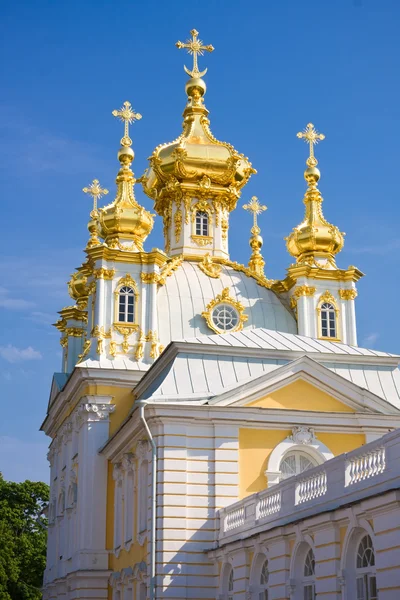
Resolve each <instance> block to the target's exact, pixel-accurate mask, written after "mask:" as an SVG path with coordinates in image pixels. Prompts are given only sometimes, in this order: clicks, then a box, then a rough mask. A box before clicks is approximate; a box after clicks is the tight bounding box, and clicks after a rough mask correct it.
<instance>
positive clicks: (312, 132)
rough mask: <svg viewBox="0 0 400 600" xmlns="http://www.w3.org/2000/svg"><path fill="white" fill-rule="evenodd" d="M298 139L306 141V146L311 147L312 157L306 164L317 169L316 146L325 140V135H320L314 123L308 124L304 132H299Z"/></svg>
mask: <svg viewBox="0 0 400 600" xmlns="http://www.w3.org/2000/svg"><path fill="white" fill-rule="evenodd" d="M297 137H298V138H300V139H302V140H304V141H305V142H306V144H309V145H310V156H309V157H308V158H307V160H306V163H307V165H308V166H309V167H316V166H317V164H318V161H317V159H316V158H315V156H314V146H315V145H316V144H318V142H319V141H322V140H324V139H325V136H324V134H323V133H318V131H316V129H315V127H314V125H313V124H312V123H308V125H307V127H306V128H305V129H304V131H299V133H298V134H297Z"/></svg>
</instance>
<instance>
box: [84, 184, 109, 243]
mask: <svg viewBox="0 0 400 600" xmlns="http://www.w3.org/2000/svg"><path fill="white" fill-rule="evenodd" d="M82 191H83V192H84V193H85V194H89V196H92V198H93V209H92V210H91V212H90V216H91V221H89V225H88V229H89V232H90V239H89V241H88V244H87V247H88V248H93V247H94V246H98V245H99V244H100V240H99V236H98V219H99V211H98V210H97V201H98V199H99V198H101V197H102V196H106V195H107V194H108V190H106V189H105V188H102V187H101V185H100V182H99V180H98V179H93V181H92V183H91V184H90V185H89V186H88V187H84V188H83V190H82Z"/></svg>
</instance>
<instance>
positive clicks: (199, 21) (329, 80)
mask: <svg viewBox="0 0 400 600" xmlns="http://www.w3.org/2000/svg"><path fill="white" fill-rule="evenodd" d="M399 18H400V5H399V4H398V2H395V1H394V0H393V1H388V0H386V1H383V2H377V0H337V1H336V2H321V1H313V2H311V1H307V0H303V1H302V2H298V1H297V0H281V1H280V2H270V1H266V0H263V1H258V0H253V1H252V2H250V3H247V4H244V3H243V2H242V1H239V0H231V1H230V2H226V1H222V0H212V1H207V0H203V1H202V2H198V1H196V0H192V1H191V2H184V1H182V0H175V1H174V2H172V3H171V2H169V3H167V2H161V1H160V0H154V1H153V2H151V3H150V2H140V1H136V2H127V3H122V4H121V3H116V2H112V1H99V0H96V1H94V0H85V1H79V2H78V1H76V0H70V1H68V2H67V1H65V0H59V1H58V2H54V0H53V1H47V2H46V1H43V0H36V1H35V2H33V1H32V0H31V1H30V2H26V1H24V0H21V1H20V2H18V3H12V2H3V3H2V5H1V9H0V47H1V56H2V60H1V61H0V65H1V66H0V77H1V83H2V85H1V87H2V94H1V99H0V108H1V111H0V194H1V211H2V215H1V223H2V233H1V236H2V244H1V253H2V256H1V259H0V277H1V278H0V390H1V391H0V394H1V395H0V398H1V413H2V418H1V421H0V470H2V471H3V472H4V475H5V476H6V477H7V478H10V479H15V480H20V479H24V478H29V479H38V478H42V479H47V476H48V469H47V461H46V459H45V454H46V447H47V440H46V438H45V436H44V434H43V433H39V431H38V429H39V426H40V423H41V421H42V419H43V417H44V415H45V410H46V405H47V400H48V395H49V388H50V382H51V377H52V373H53V372H54V371H58V370H59V366H60V357H61V353H60V346H59V343H58V332H57V331H56V330H55V329H54V328H52V327H51V326H50V325H51V323H53V322H54V321H55V319H56V312H57V311H58V310H60V309H61V308H62V307H63V306H65V305H67V304H69V303H70V302H71V301H70V299H69V297H68V295H67V288H66V281H67V280H68V278H69V275H70V273H71V272H72V271H73V270H74V268H75V267H77V266H79V265H80V264H81V262H82V260H83V254H82V249H83V248H84V246H85V244H86V240H87V237H88V233H87V230H86V224H87V220H88V213H89V211H90V208H91V207H90V202H89V199H88V198H87V197H86V196H85V195H84V194H83V193H82V192H81V189H82V187H83V186H85V185H87V184H88V183H90V182H91V181H92V179H93V178H98V179H100V181H101V183H102V184H103V185H104V186H106V187H107V188H108V189H109V190H110V192H111V194H113V193H114V191H115V183H114V180H115V176H116V173H117V168H118V163H117V160H116V153H117V150H118V146H119V139H120V137H121V135H122V130H121V124H120V123H118V122H117V121H116V120H115V119H113V117H112V116H111V111H112V110H113V109H114V108H119V107H120V106H121V104H122V102H123V101H125V100H130V101H131V102H132V104H133V106H134V108H135V109H136V110H137V111H139V112H140V113H142V115H143V119H142V120H141V121H140V122H139V123H136V124H135V125H134V128H133V130H132V137H133V140H134V143H133V145H134V149H135V152H136V159H135V162H134V164H133V166H134V171H135V173H136V174H137V175H138V176H139V175H141V174H142V172H143V170H144V169H145V167H146V164H147V163H146V158H147V157H148V156H149V155H150V154H151V152H152V150H153V148H154V147H155V146H156V145H157V144H159V143H161V142H164V141H169V140H171V139H173V138H175V137H176V136H177V135H178V134H179V132H180V129H181V121H182V118H181V113H182V110H183V108H184V104H185V94H184V85H185V80H186V75H185V73H184V71H183V64H184V63H186V64H187V65H188V66H190V64H191V63H190V58H189V57H188V56H187V55H186V54H185V53H184V52H183V51H178V50H177V49H176V48H175V46H174V44H175V42H176V41H177V40H178V39H180V40H185V39H187V37H188V35H189V31H190V29H192V28H196V29H198V30H199V31H200V38H201V39H202V40H203V41H204V42H205V43H207V44H209V43H211V44H213V45H214V47H215V52H213V54H212V55H209V54H207V56H205V57H203V58H202V59H200V61H201V62H200V66H201V68H203V67H205V66H208V74H207V75H206V82H207V86H208V92H207V95H206V105H207V108H208V109H209V110H210V118H211V126H212V130H213V132H214V134H215V135H216V136H217V137H218V138H219V139H223V140H227V141H229V142H231V143H233V144H234V145H235V146H236V148H237V149H238V150H239V151H240V152H243V153H244V154H246V155H247V156H249V157H250V159H251V160H252V162H253V165H254V166H255V167H256V168H257V170H258V175H256V176H254V177H253V178H252V179H251V182H250V183H249V184H248V186H247V187H246V188H245V190H244V192H243V196H242V200H241V202H240V204H243V203H244V202H245V201H246V200H248V199H249V198H250V197H251V196H252V195H253V194H256V195H257V196H259V198H260V200H261V201H262V202H263V203H265V204H267V206H268V211H267V212H266V213H264V214H263V216H262V217H261V219H260V225H261V226H262V234H263V237H264V249H263V251H264V256H265V259H266V263H267V264H266V272H267V275H268V276H269V277H272V278H283V277H284V275H285V269H286V267H287V266H288V265H289V264H290V262H291V260H290V257H289V255H288V254H287V253H286V250H285V244H284V242H283V237H284V236H285V235H287V234H288V233H289V232H290V231H291V229H292V227H293V226H295V225H297V224H298V223H299V222H300V221H301V219H302V216H303V204H302V198H303V194H304V190H305V182H304V180H303V171H304V161H305V159H306V157H307V147H306V145H305V144H304V143H302V142H301V141H299V140H298V139H297V138H296V133H297V132H298V131H299V130H301V129H303V128H304V127H305V125H306V124H307V123H308V122H309V121H312V122H313V123H314V124H315V125H316V127H317V128H318V129H319V130H320V131H322V132H323V133H325V135H326V140H325V141H324V142H323V143H321V144H320V145H319V146H318V147H317V157H318V159H319V167H320V169H321V173H322V177H321V182H320V188H321V191H322V194H323V197H324V200H325V202H324V212H325V216H326V217H327V219H328V220H329V221H330V222H332V223H334V224H336V225H338V226H339V227H340V228H341V230H342V231H345V232H346V234H347V235H346V244H345V248H344V250H343V251H342V253H341V254H340V255H339V257H338V263H339V265H340V266H342V267H347V266H348V265H350V264H354V265H356V266H357V267H359V268H360V269H361V270H362V271H363V272H365V273H366V277H365V278H364V279H362V280H361V281H360V282H359V284H358V288H359V297H358V300H357V316H358V330H359V344H360V345H362V346H366V347H374V348H377V349H381V350H386V351H389V352H400V344H399V342H398V339H399V334H400V321H399V319H398V317H397V313H398V311H397V310H396V309H395V304H397V301H396V298H397V297H398V296H399V291H400V284H399V281H398V273H399V266H398V263H399V255H400V236H399V222H400V209H399V205H400V201H399V200H400V199H399V186H398V172H399V168H400V167H399V164H400V152H399V149H398V147H399V140H400V114H399V106H400V98H399V95H400V77H399V73H400V64H399V63H400V52H399V50H400V41H399V37H398V23H399ZM136 194H137V198H138V200H139V201H140V202H142V203H143V204H144V205H145V206H146V207H147V208H150V207H151V203H150V201H149V199H148V198H147V197H145V196H144V194H143V193H142V191H141V189H137V191H136ZM109 198H110V196H108V198H107V199H109ZM250 226H251V223H250V216H249V215H245V213H243V212H242V209H240V208H238V209H237V210H236V212H235V213H233V215H232V219H231V229H230V249H231V257H232V258H233V259H234V260H238V261H240V262H247V260H248V256H249V248H248V238H249V228H250ZM162 245H163V242H162V239H161V226H160V222H158V223H157V225H156V227H155V230H154V232H153V234H152V235H151V237H150V238H149V239H148V241H147V244H146V246H147V249H150V248H152V247H154V246H155V247H162Z"/></svg>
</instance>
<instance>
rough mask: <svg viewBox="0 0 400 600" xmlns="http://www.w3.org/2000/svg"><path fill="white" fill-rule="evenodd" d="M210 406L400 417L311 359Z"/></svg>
mask: <svg viewBox="0 0 400 600" xmlns="http://www.w3.org/2000/svg"><path fill="white" fill-rule="evenodd" d="M210 404H220V405H223V406H246V407H249V408H265V409H266V410H268V409H278V410H291V411H294V410H299V411H310V412H329V413H335V412H337V413H356V412H357V413H361V412H364V413H377V414H399V410H398V409H397V408H395V407H394V406H393V405H392V404H390V403H389V402H387V401H386V400H384V399H383V398H380V397H379V396H376V395H375V394H373V393H372V392H370V391H369V390H366V389H364V388H362V387H360V386H358V385H356V384H355V383H352V382H351V381H349V380H347V379H345V378H344V377H342V376H340V375H338V374H337V373H335V372H333V371H331V370H330V369H328V368H327V367H324V366H323V365H321V364H320V363H317V362H316V361H314V360H313V359H311V358H309V357H308V356H303V357H301V358H299V359H297V360H295V361H292V362H290V363H288V364H286V365H283V366H282V367H279V368H278V369H275V370H274V371H272V372H270V373H266V374H265V375H262V376H261V377H258V378H257V379H254V380H251V381H248V382H247V383H245V384H241V385H240V386H238V387H236V388H233V389H231V390H229V391H227V392H225V393H223V394H220V395H218V396H215V397H214V398H213V399H212V400H211V401H210Z"/></svg>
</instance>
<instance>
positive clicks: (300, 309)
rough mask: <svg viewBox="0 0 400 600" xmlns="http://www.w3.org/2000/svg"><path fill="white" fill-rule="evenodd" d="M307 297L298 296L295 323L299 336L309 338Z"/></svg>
mask: <svg viewBox="0 0 400 600" xmlns="http://www.w3.org/2000/svg"><path fill="white" fill-rule="evenodd" d="M308 304H309V303H308V297H307V296H300V297H299V299H298V300H297V323H298V329H299V335H307V336H310V326H309V318H308V312H309V311H308Z"/></svg>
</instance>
